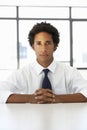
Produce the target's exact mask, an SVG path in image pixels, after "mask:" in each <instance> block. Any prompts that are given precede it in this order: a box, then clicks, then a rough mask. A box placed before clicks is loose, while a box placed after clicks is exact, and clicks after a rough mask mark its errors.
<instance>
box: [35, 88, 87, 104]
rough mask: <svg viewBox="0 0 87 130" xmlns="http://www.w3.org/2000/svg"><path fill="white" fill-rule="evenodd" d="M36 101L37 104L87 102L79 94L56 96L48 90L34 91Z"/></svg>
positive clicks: (86, 99)
mask: <svg viewBox="0 0 87 130" xmlns="http://www.w3.org/2000/svg"><path fill="white" fill-rule="evenodd" d="M35 98H36V100H37V102H38V103H75V102H87V98H86V97H85V96H83V95H82V94H81V93H75V94H65V95H63V94H62V95H57V94H54V93H53V92H52V91H51V90H48V89H39V90H37V91H36V97H35Z"/></svg>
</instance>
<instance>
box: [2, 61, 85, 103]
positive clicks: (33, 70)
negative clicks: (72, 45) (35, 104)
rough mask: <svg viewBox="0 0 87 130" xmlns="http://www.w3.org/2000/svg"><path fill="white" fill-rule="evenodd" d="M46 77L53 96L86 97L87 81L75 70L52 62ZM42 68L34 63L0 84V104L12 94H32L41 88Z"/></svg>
mask: <svg viewBox="0 0 87 130" xmlns="http://www.w3.org/2000/svg"><path fill="white" fill-rule="evenodd" d="M47 68H48V69H49V70H50V72H49V73H48V77H49V79H50V82H51V84H52V89H53V92H54V93H55V94H73V93H82V94H83V95H84V96H85V97H87V81H86V80H85V79H83V77H82V76H81V74H80V73H79V72H78V70H77V69H75V68H73V67H70V66H67V65H64V64H61V63H59V62H56V61H53V62H52V63H51V64H50V65H49V66H48V67H47ZM43 69H44V68H43V67H42V66H41V65H40V64H38V63H37V61H36V62H34V63H31V64H29V65H27V66H25V67H23V68H22V69H19V70H17V71H16V72H15V73H13V74H12V75H11V76H10V77H9V78H8V79H7V80H6V81H3V82H1V83H0V103H5V102H6V100H7V98H8V97H9V96H10V95H11V94H12V93H19V94H33V93H34V92H35V91H36V90H37V89H39V88H41V84H42V80H43V78H44V72H43V71H42V70H43Z"/></svg>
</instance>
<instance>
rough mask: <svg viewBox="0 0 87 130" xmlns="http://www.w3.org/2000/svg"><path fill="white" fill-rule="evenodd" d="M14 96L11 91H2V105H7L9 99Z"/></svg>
mask: <svg viewBox="0 0 87 130" xmlns="http://www.w3.org/2000/svg"><path fill="white" fill-rule="evenodd" d="M11 94H13V93H12V92H10V91H6V92H5V91H0V103H6V101H7V99H8V97H9V96H10V95H11Z"/></svg>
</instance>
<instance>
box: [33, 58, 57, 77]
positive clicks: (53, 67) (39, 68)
mask: <svg viewBox="0 0 87 130" xmlns="http://www.w3.org/2000/svg"><path fill="white" fill-rule="evenodd" d="M56 66H57V64H56V62H55V61H54V60H53V62H52V63H51V64H50V65H49V66H48V67H47V68H44V67H43V66H41V65H40V64H39V63H38V62H37V61H35V63H34V66H33V68H34V69H35V71H36V73H37V75H39V74H40V73H41V72H42V70H43V69H49V70H50V71H51V72H52V73H55V71H56Z"/></svg>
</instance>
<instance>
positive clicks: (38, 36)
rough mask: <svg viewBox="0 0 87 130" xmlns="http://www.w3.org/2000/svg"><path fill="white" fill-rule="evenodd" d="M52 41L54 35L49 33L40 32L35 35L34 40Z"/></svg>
mask: <svg viewBox="0 0 87 130" xmlns="http://www.w3.org/2000/svg"><path fill="white" fill-rule="evenodd" d="M44 38H45V39H51V40H52V35H51V34H49V33H47V32H39V33H37V34H36V35H35V37H34V39H35V40H36V39H39V40H40V39H44Z"/></svg>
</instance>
